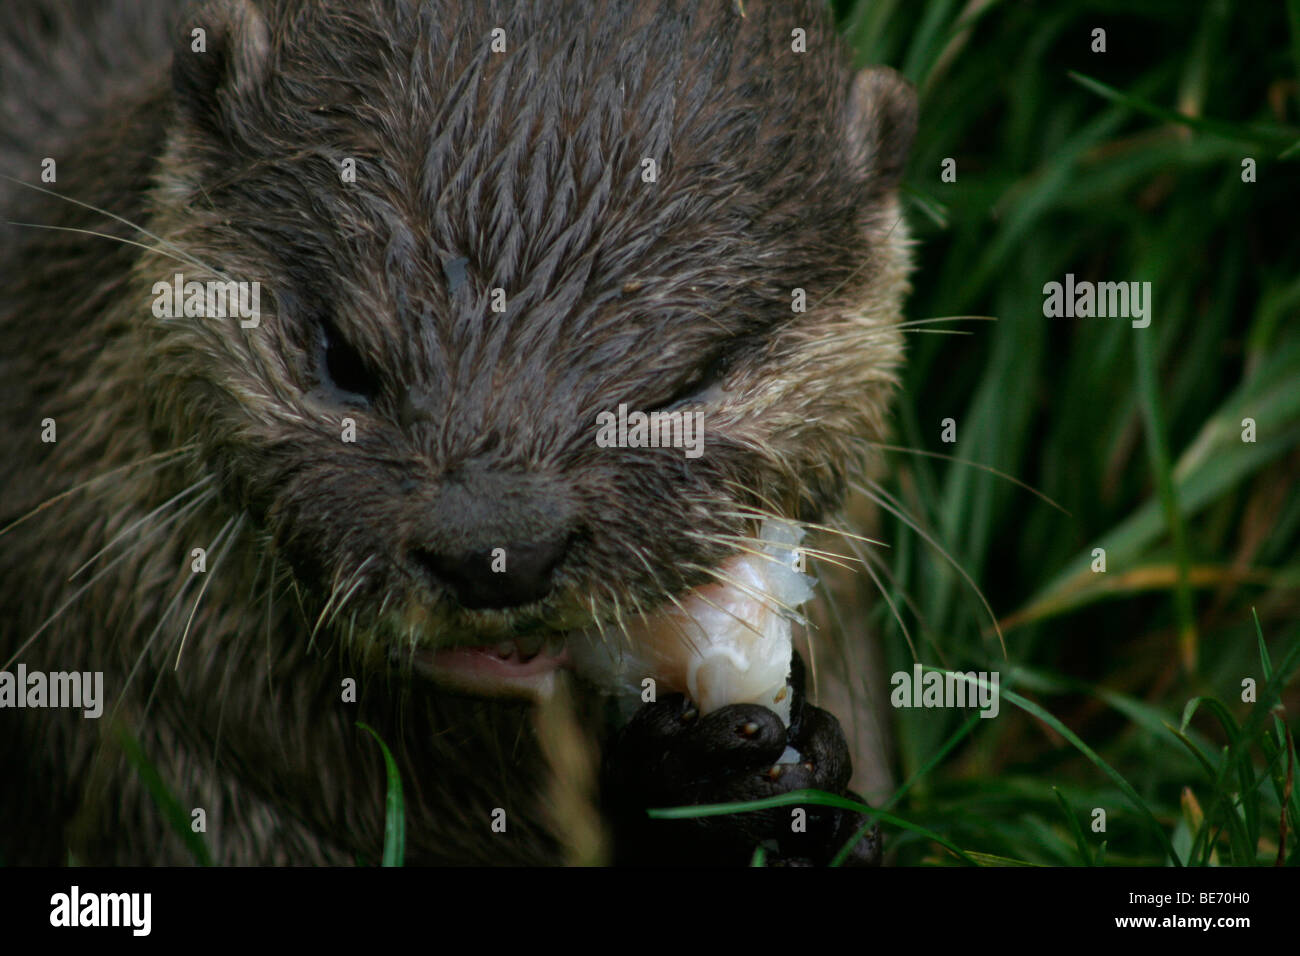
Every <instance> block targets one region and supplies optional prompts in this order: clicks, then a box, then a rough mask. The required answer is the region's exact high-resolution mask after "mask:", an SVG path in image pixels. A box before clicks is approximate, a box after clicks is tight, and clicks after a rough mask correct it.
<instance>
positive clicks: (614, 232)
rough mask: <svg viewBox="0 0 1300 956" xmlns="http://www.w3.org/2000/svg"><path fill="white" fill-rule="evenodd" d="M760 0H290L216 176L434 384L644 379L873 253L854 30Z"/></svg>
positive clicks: (441, 389) (299, 282)
mask: <svg viewBox="0 0 1300 956" xmlns="http://www.w3.org/2000/svg"><path fill="white" fill-rule="evenodd" d="M738 9H739V8H738V6H737V5H736V4H734V3H730V2H717V3H707V4H701V5H699V7H698V8H696V9H684V10H677V9H674V8H673V7H672V5H665V4H654V3H589V4H581V3H572V4H562V5H555V4H509V5H506V4H490V3H471V4H434V3H416V2H404V3H394V4H384V5H372V4H359V5H355V6H354V5H351V4H349V5H346V6H345V5H336V4H320V5H302V4H297V3H286V4H272V5H270V7H269V9H267V11H266V15H267V17H268V19H269V20H270V21H271V24H272V28H271V29H270V32H269V36H270V38H271V43H272V49H271V50H270V51H269V55H268V57H267V61H268V62H267V66H266V68H265V69H266V74H265V77H264V79H263V81H262V83H261V84H260V88H259V91H258V95H257V96H249V97H245V98H242V99H232V100H231V102H230V103H229V104H228V107H227V110H228V117H227V119H228V122H229V123H230V125H231V126H232V127H233V128H234V129H236V131H237V132H236V135H235V136H234V137H233V139H234V144H233V145H234V147H235V149H234V155H233V163H234V166H235V168H234V169H233V170H232V169H231V164H232V156H231V153H230V151H229V150H228V149H227V146H228V145H229V144H226V143H222V144H221V146H222V149H223V152H222V154H221V157H220V166H219V169H220V175H219V177H218V181H217V182H216V184H215V186H216V189H215V190H213V189H211V188H209V189H207V190H206V192H207V194H208V195H210V196H211V197H212V199H213V201H214V202H215V203H216V205H217V207H218V209H217V210H216V211H215V212H216V213H217V214H219V215H222V222H223V223H224V222H231V223H232V224H233V225H232V228H235V229H248V230H250V231H251V233H252V234H253V238H254V239H259V240H261V244H262V245H263V246H264V247H265V248H266V249H267V250H268V252H269V253H270V254H271V255H275V256H279V257H280V258H281V259H282V269H281V270H280V271H281V273H282V274H283V275H285V276H287V277H288V278H289V279H290V281H291V282H293V284H294V286H295V288H294V289H293V290H292V291H293V294H294V296H295V297H296V298H298V299H305V300H315V301H314V302H313V307H314V308H316V309H321V308H329V309H331V310H333V311H334V312H336V313H337V316H338V317H337V321H338V322H339V323H340V324H341V325H347V326H350V328H347V329H345V332H347V334H348V335H349V336H351V337H354V338H356V339H357V344H358V347H359V348H361V349H362V350H364V351H367V352H370V353H373V354H374V356H375V358H376V360H377V361H381V362H382V363H383V364H384V365H385V366H386V367H389V368H393V369H394V370H395V371H400V374H401V376H402V378H403V379H404V380H405V381H406V382H408V383H411V384H421V383H422V384H424V385H425V386H427V387H428V389H430V390H432V391H433V392H435V393H442V394H446V393H447V392H449V391H454V390H456V389H457V388H458V387H459V388H460V389H464V388H465V387H466V386H467V385H468V384H469V383H468V382H467V381H466V377H467V376H479V375H483V374H489V372H490V369H491V368H495V367H503V368H510V369H512V370H514V372H515V373H516V374H515V375H514V376H513V379H514V380H515V381H516V382H529V381H531V382H543V381H544V382H545V384H546V385H547V387H550V388H560V389H564V388H566V387H567V388H572V389H573V390H574V391H575V392H576V393H578V394H579V395H581V394H582V393H585V392H601V393H604V395H605V398H606V399H608V398H609V397H610V395H609V394H608V393H609V386H610V385H611V384H613V385H614V386H615V388H614V391H615V392H618V391H619V389H618V387H617V385H618V383H619V380H620V377H621V378H623V379H626V381H625V382H624V383H623V384H624V386H625V387H624V388H623V391H626V392H628V393H629V394H628V397H629V398H635V397H636V395H635V392H636V391H637V386H638V382H637V379H638V378H639V377H640V376H644V375H647V374H653V375H658V376H662V375H663V374H664V373H667V374H668V375H669V376H670V377H671V376H673V375H675V374H679V373H681V372H682V371H684V370H685V368H686V366H688V365H690V364H691V363H694V362H697V361H698V360H699V359H700V357H701V355H702V354H703V355H706V356H707V355H711V354H713V353H714V352H716V351H717V350H718V348H719V347H720V343H722V342H726V341H732V340H736V339H742V338H746V337H748V338H755V337H761V336H762V335H763V334H764V333H765V332H767V331H770V330H771V329H773V328H775V327H776V326H778V325H779V324H780V323H782V322H786V321H789V320H790V318H791V315H792V312H791V308H790V304H791V294H792V289H794V288H796V287H799V288H805V289H807V290H808V293H809V296H810V298H812V299H813V300H815V299H816V298H817V297H818V296H819V295H821V294H824V293H826V292H828V291H830V290H831V289H833V288H835V287H836V286H837V285H838V284H840V283H842V282H843V281H844V280H845V279H846V278H848V277H849V276H850V275H852V274H854V272H855V270H856V272H857V273H858V274H859V275H858V277H859V278H860V279H861V280H863V281H866V280H867V279H869V278H870V275H869V272H870V269H869V268H868V269H867V270H863V269H862V266H863V265H864V261H865V262H866V265H867V266H868V267H869V266H870V265H871V263H870V261H869V260H870V258H871V238H870V234H869V232H868V231H867V230H864V229H863V228H862V221H863V217H864V209H863V207H864V206H865V205H867V204H868V200H869V198H870V197H869V196H868V195H867V193H866V191H864V190H863V188H862V183H861V177H860V171H859V170H858V169H856V168H855V162H854V158H853V157H851V156H850V155H849V151H848V149H847V148H846V144H845V137H844V136H843V130H842V127H843V107H844V101H845V98H846V93H847V89H848V83H849V76H848V72H847V70H846V69H845V67H844V62H843V59H842V56H841V51H840V49H839V47H838V45H837V44H838V41H837V40H836V39H835V38H834V36H833V35H832V34H831V33H830V31H829V30H828V29H827V25H826V22H825V21H826V18H825V16H824V13H823V12H822V11H820V10H817V9H815V8H812V7H811V5H805V4H787V5H780V6H768V5H764V4H750V5H749V8H747V10H746V13H745V15H743V16H742V15H741V14H740V13H739V12H738ZM795 27H799V28H801V29H804V30H806V31H807V33H808V41H807V42H808V49H809V52H807V53H803V54H799V53H794V52H793V51H792V50H791V31H792V30H793V29H794V28H795ZM349 159H350V160H353V161H355V164H356V175H355V181H344V178H343V176H342V168H343V163H344V162H345V161H346V160H349ZM231 210H235V211H237V212H238V211H240V210H243V211H246V212H247V215H246V216H240V215H235V216H234V217H231V216H229V215H228V214H229V213H230V211H231ZM498 310H500V311H498ZM377 314H383V315H385V316H391V317H392V321H384V322H376V321H374V320H373V318H370V317H373V316H375V315H377ZM647 334H653V335H654V336H655V337H656V339H655V342H656V343H657V347H653V346H652V348H651V351H652V353H654V354H657V356H658V361H657V362H655V363H653V364H652V367H650V368H647V366H646V351H647V349H646V347H645V346H646V344H647V343H646V342H645V336H646V335H647ZM557 368H560V369H562V371H561V372H559V373H553V374H549V375H547V374H543V372H544V370H546V369H551V370H554V369H557ZM457 380H459V383H457ZM616 397H617V396H616ZM644 397H646V398H647V399H650V398H653V397H654V396H644Z"/></svg>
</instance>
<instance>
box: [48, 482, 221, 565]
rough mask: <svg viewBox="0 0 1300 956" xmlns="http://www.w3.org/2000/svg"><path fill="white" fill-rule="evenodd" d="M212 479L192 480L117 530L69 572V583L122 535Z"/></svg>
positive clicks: (125, 534)
mask: <svg viewBox="0 0 1300 956" xmlns="http://www.w3.org/2000/svg"><path fill="white" fill-rule="evenodd" d="M212 480H213V477H212V476H211V475H208V476H206V477H204V478H200V479H199V480H198V481H196V482H194V484H192V485H190V486H189V487H188V488H186V489H185V490H184V491H182V492H180V493H179V494H177V495H173V496H172V497H171V498H168V499H167V500H166V501H164V502H163V503H162V504H160V505H159V506H158V507H157V508H155V509H154V510H153V511H150V512H149V513H148V514H146V515H144V516H143V517H141V518H137V519H136V520H135V521H133V522H131V524H129V525H127V526H126V527H125V528H123V529H122V530H121V531H120V532H118V533H117V534H116V535H114V536H113V538H112V540H110V541H109V542H108V544H106V545H104V546H103V547H102V548H100V549H99V550H98V551H96V552H95V553H94V554H92V555H91V556H90V558H89V559H88V560H87V561H86V563H85V564H83V565H82V566H81V567H79V568H77V570H75V571H73V572H72V574H71V575H70V576H69V578H68V582H69V583H71V582H72V581H75V580H76V579H77V577H78V576H79V575H80V574H81V572H83V571H85V570H86V568H88V567H90V566H91V565H92V564H94V563H95V562H96V561H97V560H98V559H99V557H100V555H102V554H104V552H106V551H108V549H109V548H111V547H113V545H115V544H117V543H118V542H119V541H121V540H122V539H123V538H124V537H126V536H127V535H128V534H130V533H131V532H132V531H134V530H135V529H136V528H138V527H139V526H140V525H141V524H143V523H144V522H146V521H148V520H149V519H151V518H153V517H154V516H155V515H157V514H158V513H159V512H160V511H163V510H164V509H166V508H168V507H169V506H171V505H173V504H175V503H176V502H177V501H179V500H180V499H182V498H185V497H187V496H189V495H191V494H193V493H194V492H195V491H198V490H199V489H200V488H202V487H203V486H204V485H206V484H208V483H209V482H210V481H212Z"/></svg>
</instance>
